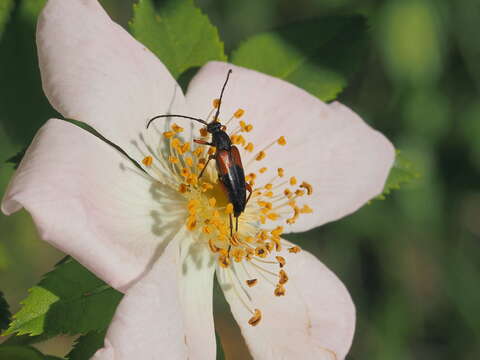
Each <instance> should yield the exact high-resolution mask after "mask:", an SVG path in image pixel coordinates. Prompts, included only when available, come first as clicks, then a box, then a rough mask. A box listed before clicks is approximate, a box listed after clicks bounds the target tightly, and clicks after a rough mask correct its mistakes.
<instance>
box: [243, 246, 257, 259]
mask: <svg viewBox="0 0 480 360" xmlns="http://www.w3.org/2000/svg"><path fill="white" fill-rule="evenodd" d="M254 255H255V250H253V249H252V248H247V256H245V258H246V259H247V260H252V258H253V256H254Z"/></svg>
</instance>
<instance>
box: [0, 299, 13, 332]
mask: <svg viewBox="0 0 480 360" xmlns="http://www.w3.org/2000/svg"><path fill="white" fill-rule="evenodd" d="M11 316H12V313H11V312H10V309H9V307H8V303H7V301H6V300H5V298H4V296H3V292H1V291H0V331H1V330H5V329H6V328H7V327H8V323H9V322H10V317H11Z"/></svg>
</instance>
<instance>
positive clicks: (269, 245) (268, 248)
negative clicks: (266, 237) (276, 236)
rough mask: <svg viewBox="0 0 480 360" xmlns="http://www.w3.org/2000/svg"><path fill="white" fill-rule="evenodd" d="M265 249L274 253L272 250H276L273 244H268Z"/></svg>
mask: <svg viewBox="0 0 480 360" xmlns="http://www.w3.org/2000/svg"><path fill="white" fill-rule="evenodd" d="M265 247H266V248H267V250H268V252H272V250H273V249H274V248H275V244H274V243H272V242H270V241H269V242H266V243H265Z"/></svg>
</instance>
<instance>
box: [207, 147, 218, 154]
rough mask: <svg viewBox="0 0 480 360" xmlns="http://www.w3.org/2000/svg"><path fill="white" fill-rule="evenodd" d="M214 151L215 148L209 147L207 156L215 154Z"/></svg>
mask: <svg viewBox="0 0 480 360" xmlns="http://www.w3.org/2000/svg"><path fill="white" fill-rule="evenodd" d="M215 151H217V148H216V147H215V146H211V147H210V148H209V149H208V152H207V154H208V155H213V154H215Z"/></svg>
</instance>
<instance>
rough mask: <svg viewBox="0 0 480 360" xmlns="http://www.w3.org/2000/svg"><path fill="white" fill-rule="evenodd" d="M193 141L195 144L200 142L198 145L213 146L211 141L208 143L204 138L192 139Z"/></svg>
mask: <svg viewBox="0 0 480 360" xmlns="http://www.w3.org/2000/svg"><path fill="white" fill-rule="evenodd" d="M193 142H194V143H197V144H200V145H209V146H213V144H212V143H209V142H208V141H205V140H200V139H193Z"/></svg>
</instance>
